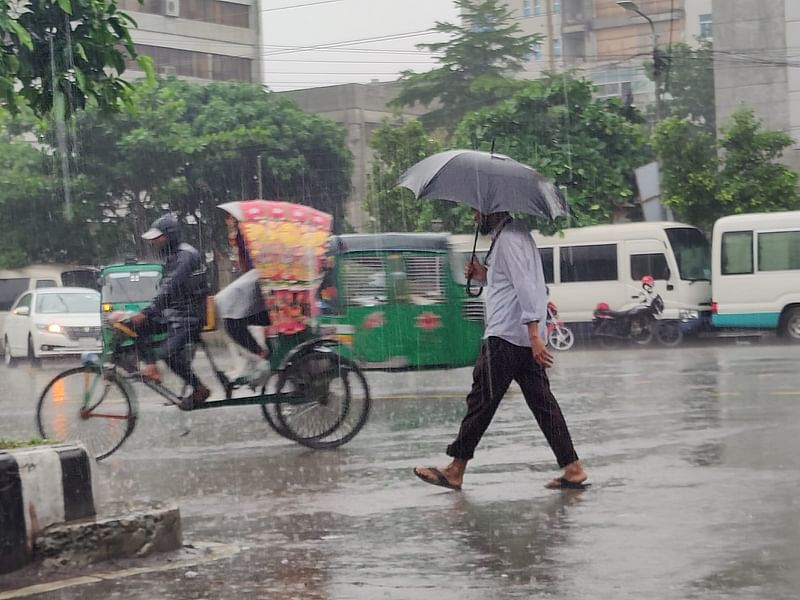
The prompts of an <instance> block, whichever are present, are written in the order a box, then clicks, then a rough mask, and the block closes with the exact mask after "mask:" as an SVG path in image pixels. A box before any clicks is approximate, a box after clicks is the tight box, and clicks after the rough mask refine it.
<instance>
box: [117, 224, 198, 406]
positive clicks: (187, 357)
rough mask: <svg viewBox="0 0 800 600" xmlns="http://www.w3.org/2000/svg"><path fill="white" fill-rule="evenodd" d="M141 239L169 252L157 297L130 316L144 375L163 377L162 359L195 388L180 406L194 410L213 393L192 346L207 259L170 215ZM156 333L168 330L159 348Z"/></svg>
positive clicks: (156, 379) (166, 254) (159, 249)
mask: <svg viewBox="0 0 800 600" xmlns="http://www.w3.org/2000/svg"><path fill="white" fill-rule="evenodd" d="M142 239H145V240H147V241H148V242H150V243H151V244H152V245H153V246H154V247H155V248H156V249H158V251H159V252H160V253H162V254H163V255H165V257H166V262H165V264H164V277H163V278H162V280H161V284H160V285H159V288H158V293H157V295H156V297H155V298H154V299H153V301H152V302H151V303H150V305H149V306H148V307H147V308H145V309H144V310H142V311H141V312H139V313H136V314H135V315H133V317H131V319H130V323H131V325H132V327H133V330H134V331H135V332H136V334H137V348H138V349H139V352H140V354H141V356H142V359H143V360H144V362H145V365H144V367H143V368H142V370H141V374H142V377H144V378H145V379H151V380H154V381H160V380H161V373H160V372H159V370H158V367H157V366H156V359H157V358H161V359H163V360H164V362H166V363H167V365H168V366H169V367H170V369H172V370H173V371H174V372H175V373H176V374H177V375H178V376H179V377H180V378H181V379H183V381H184V382H185V383H186V384H187V385H190V386H192V393H191V394H190V395H189V396H187V397H185V398H183V399H182V400H181V402H180V404H179V407H180V408H181V409H183V410H191V409H192V408H194V407H195V406H196V405H197V404H201V403H203V402H205V401H206V399H208V396H209V395H210V393H211V392H210V391H209V389H208V388H207V387H206V386H205V385H204V384H203V383H202V382H201V381H200V379H199V378H198V377H197V375H196V374H195V372H194V370H193V369H192V355H193V352H192V351H191V350H192V348H191V345H192V344H193V343H195V342H196V341H197V339H198V337H199V335H200V331H201V329H202V326H203V313H204V311H205V305H206V302H205V300H206V296H207V295H208V282H207V279H206V273H205V268H204V264H203V257H202V255H201V254H200V252H199V251H198V250H197V249H196V248H194V247H193V246H191V245H189V244H186V243H181V240H180V233H179V231H178V221H177V219H176V218H175V217H174V216H173V215H171V214H165V215H163V216H162V217H159V218H158V219H156V220H155V221H154V222H153V224H152V226H151V227H150V229H149V230H148V231H146V232H145V233H144V234H142ZM157 333H166V334H167V339H166V340H165V341H164V343H163V344H162V345H161V346H160V347H159V348H158V350H157V351H156V349H155V348H153V346H152V343H151V338H152V336H153V335H154V334H157Z"/></svg>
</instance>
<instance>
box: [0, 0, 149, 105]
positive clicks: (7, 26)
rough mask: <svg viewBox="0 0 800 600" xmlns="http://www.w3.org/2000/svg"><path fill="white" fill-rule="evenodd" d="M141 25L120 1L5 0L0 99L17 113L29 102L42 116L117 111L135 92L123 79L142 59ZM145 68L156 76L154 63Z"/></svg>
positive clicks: (0, 26) (0, 11)
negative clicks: (136, 31) (92, 107)
mask: <svg viewBox="0 0 800 600" xmlns="http://www.w3.org/2000/svg"><path fill="white" fill-rule="evenodd" d="M140 1H141V0H140ZM134 25H135V23H134V21H133V20H132V19H131V18H130V17H129V16H128V15H126V14H125V13H122V12H119V11H118V10H117V2H116V0H28V1H26V2H16V1H14V0H0V38H2V39H3V44H2V48H1V49H0V99H1V100H2V101H3V102H4V103H5V105H6V106H7V107H8V108H9V109H10V110H12V111H15V110H16V109H17V107H18V102H19V98H20V97H21V98H22V99H23V101H24V103H25V104H27V105H28V106H30V107H31V108H32V109H33V111H34V113H36V114H37V115H39V116H43V115H48V114H50V113H51V111H52V110H53V109H55V112H56V113H57V115H58V116H61V115H64V116H69V114H70V113H71V112H72V111H74V110H77V109H80V108H83V107H84V106H86V103H87V102H89V101H91V102H93V103H95V104H96V105H97V106H99V107H101V108H102V109H104V110H116V109H117V108H118V106H119V103H120V101H121V100H125V99H126V98H127V95H128V91H129V84H128V83H127V82H125V81H124V80H123V79H122V78H121V77H120V75H121V74H122V73H123V72H124V71H125V64H126V61H127V60H129V59H135V58H137V54H136V51H135V49H134V45H133V41H132V40H131V37H130V33H129V31H128V28H129V27H131V26H134ZM140 64H141V65H142V66H143V67H144V68H145V70H146V71H147V72H148V73H152V68H151V65H152V63H151V62H150V61H149V59H147V58H141V59H140Z"/></svg>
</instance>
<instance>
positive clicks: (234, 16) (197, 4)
mask: <svg viewBox="0 0 800 600" xmlns="http://www.w3.org/2000/svg"><path fill="white" fill-rule="evenodd" d="M164 2H165V0H144V2H143V3H142V4H139V0H119V3H118V6H119V8H120V9H121V10H125V11H134V12H140V13H150V14H155V15H163V14H164ZM180 17H181V18H182V19H191V20H193V21H205V22H206V23H215V24H217V25H228V26H229V27H244V28H249V27H250V7H249V6H248V5H246V4H234V3H233V2H223V1H222V0H190V1H189V2H184V3H182V4H181V9H180Z"/></svg>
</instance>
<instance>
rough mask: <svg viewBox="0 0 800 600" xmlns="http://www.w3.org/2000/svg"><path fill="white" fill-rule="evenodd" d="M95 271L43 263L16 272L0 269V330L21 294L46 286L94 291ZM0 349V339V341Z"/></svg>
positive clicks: (93, 269)
mask: <svg viewBox="0 0 800 600" xmlns="http://www.w3.org/2000/svg"><path fill="white" fill-rule="evenodd" d="M98 274H99V271H98V270H97V269H95V268H93V267H76V266H72V265H60V264H43V265H31V266H29V267H22V268H20V269H0V331H2V330H3V324H4V321H5V318H6V315H7V314H8V311H9V310H10V309H11V306H12V305H13V304H14V302H15V301H16V299H17V298H19V297H20V296H21V295H22V293H23V292H28V291H31V290H35V289H41V288H48V287H62V286H70V287H89V288H93V289H97V276H98ZM0 346H2V340H0Z"/></svg>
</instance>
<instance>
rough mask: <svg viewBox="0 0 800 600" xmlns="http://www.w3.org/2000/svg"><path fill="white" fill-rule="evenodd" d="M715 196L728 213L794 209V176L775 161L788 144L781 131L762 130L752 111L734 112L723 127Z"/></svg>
mask: <svg viewBox="0 0 800 600" xmlns="http://www.w3.org/2000/svg"><path fill="white" fill-rule="evenodd" d="M721 133H722V139H721V140H720V142H719V146H720V149H721V150H722V159H721V160H722V163H721V167H720V179H721V183H720V189H719V197H720V200H721V201H722V203H723V206H724V207H725V209H726V212H727V213H728V214H730V213H746V212H767V211H775V210H792V209H797V208H798V207H799V206H800V205H799V204H798V193H797V182H798V174H797V172H796V171H794V170H792V169H790V168H789V167H787V166H786V165H783V164H781V163H780V162H778V160H779V159H780V158H781V156H783V151H784V150H785V149H786V148H788V147H789V146H791V145H792V143H793V141H792V137H791V136H790V135H789V134H787V133H784V132H782V131H764V130H763V129H762V128H761V123H760V122H759V120H758V119H756V117H755V115H754V114H753V111H751V110H740V111H738V112H736V113H734V114H733V115H732V117H731V120H730V122H729V123H728V125H727V126H725V127H723V129H722V131H721Z"/></svg>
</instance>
